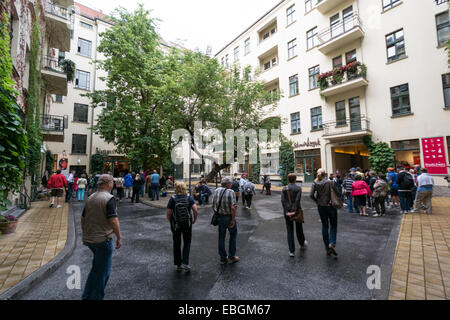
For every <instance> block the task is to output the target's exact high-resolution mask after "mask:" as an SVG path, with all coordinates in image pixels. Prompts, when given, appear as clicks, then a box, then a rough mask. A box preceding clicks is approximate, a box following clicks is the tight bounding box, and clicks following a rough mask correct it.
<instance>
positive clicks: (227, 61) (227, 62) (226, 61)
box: [225, 55, 230, 68]
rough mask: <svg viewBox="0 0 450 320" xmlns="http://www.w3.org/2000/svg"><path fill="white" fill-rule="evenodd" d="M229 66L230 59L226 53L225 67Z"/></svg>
mask: <svg viewBox="0 0 450 320" xmlns="http://www.w3.org/2000/svg"><path fill="white" fill-rule="evenodd" d="M229 66H230V60H229V59H228V55H225V67H226V68H228V67H229Z"/></svg>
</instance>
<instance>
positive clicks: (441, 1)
mask: <svg viewBox="0 0 450 320" xmlns="http://www.w3.org/2000/svg"><path fill="white" fill-rule="evenodd" d="M435 1H436V4H437V5H440V4H444V3H446V2H448V1H449V0H435Z"/></svg>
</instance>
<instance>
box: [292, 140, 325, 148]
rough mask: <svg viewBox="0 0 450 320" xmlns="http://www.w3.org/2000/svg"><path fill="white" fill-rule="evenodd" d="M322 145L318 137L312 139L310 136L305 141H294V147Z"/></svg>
mask: <svg viewBox="0 0 450 320" xmlns="http://www.w3.org/2000/svg"><path fill="white" fill-rule="evenodd" d="M318 146H320V139H319V138H317V141H310V140H309V138H308V140H307V141H306V142H303V143H298V142H296V143H294V148H301V147H318Z"/></svg>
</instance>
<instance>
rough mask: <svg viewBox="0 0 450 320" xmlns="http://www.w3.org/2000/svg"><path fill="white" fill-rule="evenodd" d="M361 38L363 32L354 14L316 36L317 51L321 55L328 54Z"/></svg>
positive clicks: (357, 17) (359, 21)
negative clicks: (317, 42)
mask: <svg viewBox="0 0 450 320" xmlns="http://www.w3.org/2000/svg"><path fill="white" fill-rule="evenodd" d="M362 37H364V31H363V29H362V23H361V20H360V18H359V16H358V15H357V14H354V15H353V16H351V17H349V18H345V19H342V20H341V21H339V23H337V24H335V25H333V26H331V27H328V28H327V29H325V30H323V31H322V32H320V33H319V34H318V35H317V39H318V41H319V46H318V49H319V51H320V52H322V53H323V54H329V53H330V52H333V51H336V50H338V49H340V48H342V47H344V46H345V45H347V44H349V43H351V42H353V41H355V40H358V39H360V38H362Z"/></svg>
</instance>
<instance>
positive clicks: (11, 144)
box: [0, 13, 28, 210]
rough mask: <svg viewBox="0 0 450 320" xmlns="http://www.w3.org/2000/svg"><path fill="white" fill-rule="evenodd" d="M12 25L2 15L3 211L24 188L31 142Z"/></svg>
mask: <svg viewBox="0 0 450 320" xmlns="http://www.w3.org/2000/svg"><path fill="white" fill-rule="evenodd" d="M8 26H9V20H8V16H7V15H6V13H4V14H3V15H2V16H0V210H4V209H5V208H6V206H7V205H9V204H11V203H10V202H9V201H8V193H9V192H14V191H18V190H19V188H20V185H21V183H22V175H23V171H24V169H25V154H26V151H27V143H28V140H27V137H26V133H25V130H24V124H23V119H22V117H21V114H22V110H21V109H20V107H19V105H18V104H17V103H16V100H15V97H14V96H15V94H17V93H16V92H15V91H14V90H13V84H14V82H13V80H12V79H11V75H12V60H11V56H10V54H9V52H10V48H9V42H10V37H9V28H8Z"/></svg>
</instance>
